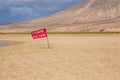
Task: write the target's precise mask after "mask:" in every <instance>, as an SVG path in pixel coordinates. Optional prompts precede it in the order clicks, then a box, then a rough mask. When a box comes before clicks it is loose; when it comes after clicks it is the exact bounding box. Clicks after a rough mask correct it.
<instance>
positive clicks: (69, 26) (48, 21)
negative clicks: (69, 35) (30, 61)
mask: <svg viewBox="0 0 120 80" xmlns="http://www.w3.org/2000/svg"><path fill="white" fill-rule="evenodd" d="M2 26H6V27H0V31H1V32H2V31H3V32H4V31H8V29H9V31H11V32H12V31H20V32H21V31H31V30H33V29H39V28H41V27H47V28H48V30H49V31H54V32H56V31H60V32H70V31H71V32H93V31H97V32H106V31H112V32H113V31H120V0H87V1H85V2H83V3H80V4H79V5H76V6H74V7H71V8H69V9H67V10H64V11H61V12H58V13H56V14H53V15H51V16H48V17H45V18H38V19H36V20H32V21H26V22H21V23H14V24H8V25H2ZM3 28H4V29H3Z"/></svg>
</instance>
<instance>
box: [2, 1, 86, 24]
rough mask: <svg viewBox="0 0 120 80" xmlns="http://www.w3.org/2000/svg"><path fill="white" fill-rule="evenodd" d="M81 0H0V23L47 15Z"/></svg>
mask: <svg viewBox="0 0 120 80" xmlns="http://www.w3.org/2000/svg"><path fill="white" fill-rule="evenodd" d="M82 1H84V0H0V24H7V23H13V22H20V21H25V20H33V19H36V18H41V17H45V16H49V15H51V14H54V13H56V12H59V11H62V10H65V9H67V8H69V7H72V6H74V5H76V4H79V3H80V2H82Z"/></svg>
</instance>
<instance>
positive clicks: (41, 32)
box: [31, 28, 50, 48]
mask: <svg viewBox="0 0 120 80" xmlns="http://www.w3.org/2000/svg"><path fill="white" fill-rule="evenodd" d="M31 35H32V38H33V39H38V38H44V37H46V38H47V44H48V48H50V44H49V40H48V35H47V30H46V28H43V29H40V30H36V31H33V32H31Z"/></svg>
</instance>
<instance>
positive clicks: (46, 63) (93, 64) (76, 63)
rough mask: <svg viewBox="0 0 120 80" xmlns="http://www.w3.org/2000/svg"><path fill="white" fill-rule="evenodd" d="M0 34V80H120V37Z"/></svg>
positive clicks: (102, 35) (109, 35)
mask: <svg viewBox="0 0 120 80" xmlns="http://www.w3.org/2000/svg"><path fill="white" fill-rule="evenodd" d="M49 40H50V45H51V48H50V49H47V43H46V39H45V38H44V39H37V40H33V39H32V38H31V35H28V34H26V35H25V34H24V35H22V34H18V35H16V34H11V35H8V34H0V41H11V42H13V43H14V45H11V46H6V47H0V80H120V64H119V63H120V35H119V34H107V35H105V34H101V35H100V34H96V35H95V34H90V35H88V34H84V35H83V34H81V35H80V34H76V35H72V34H71V35H65V34H64V35H58V34H56V35H54V34H51V35H49Z"/></svg>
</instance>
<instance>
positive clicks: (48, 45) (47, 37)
mask: <svg viewBox="0 0 120 80" xmlns="http://www.w3.org/2000/svg"><path fill="white" fill-rule="evenodd" d="M47 44H48V48H50V44H49V40H48V36H47Z"/></svg>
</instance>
